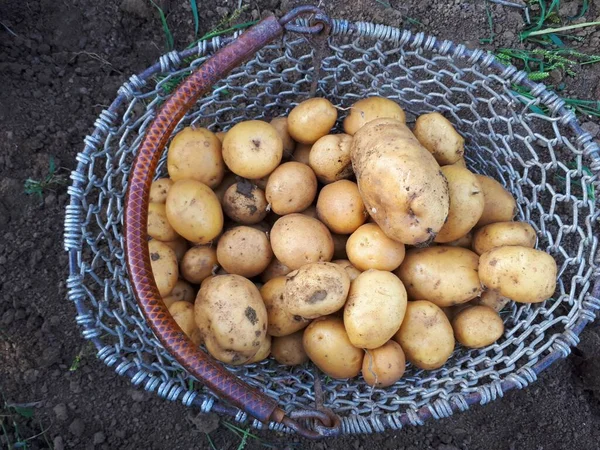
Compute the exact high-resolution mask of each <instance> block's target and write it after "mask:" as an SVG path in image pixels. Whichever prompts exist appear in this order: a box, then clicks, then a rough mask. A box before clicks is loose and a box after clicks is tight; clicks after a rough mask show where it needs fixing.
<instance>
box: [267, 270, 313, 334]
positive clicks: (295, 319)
mask: <svg viewBox="0 0 600 450" xmlns="http://www.w3.org/2000/svg"><path fill="white" fill-rule="evenodd" d="M285 282H286V277H285V276H281V277H277V278H273V279H271V280H269V281H267V282H266V283H265V284H264V286H263V287H262V288H261V289H260V295H261V297H262V299H263V302H264V303H265V307H266V308H267V316H268V325H267V333H268V334H270V335H271V336H287V335H288V334H292V333H295V332H296V331H298V330H302V329H303V328H306V327H307V326H308V324H309V323H310V321H309V320H306V319H303V318H302V317H300V316H297V315H293V314H291V313H290V312H289V311H288V310H287V308H286V307H285V301H284V294H285Z"/></svg>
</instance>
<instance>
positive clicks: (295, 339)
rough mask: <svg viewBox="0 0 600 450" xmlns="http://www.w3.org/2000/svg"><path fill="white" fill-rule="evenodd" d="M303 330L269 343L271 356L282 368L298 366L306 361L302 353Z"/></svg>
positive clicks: (274, 339)
mask: <svg viewBox="0 0 600 450" xmlns="http://www.w3.org/2000/svg"><path fill="white" fill-rule="evenodd" d="M303 336H304V330H300V331H296V332H295V333H292V334H290V335H288V336H280V337H274V338H273V340H272V341H271V355H273V358H275V361H277V362H278V363H279V364H283V365H284V366H299V365H300V364H304V363H305V362H306V361H308V355H307V354H306V352H305V351H304V346H303V345H302V338H303Z"/></svg>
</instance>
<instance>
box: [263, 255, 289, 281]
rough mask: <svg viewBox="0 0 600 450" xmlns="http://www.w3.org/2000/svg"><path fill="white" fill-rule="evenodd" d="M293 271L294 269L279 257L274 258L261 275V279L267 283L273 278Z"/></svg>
mask: <svg viewBox="0 0 600 450" xmlns="http://www.w3.org/2000/svg"><path fill="white" fill-rule="evenodd" d="M291 271H292V269H290V268H289V267H288V266H286V265H285V264H283V263H282V262H281V261H279V260H278V259H277V258H273V259H272V260H271V262H270V263H269V265H268V266H267V268H266V269H265V270H264V271H263V273H262V274H261V275H260V281H262V282H263V283H266V282H267V281H269V280H272V279H273V278H276V277H280V276H283V275H287V274H288V273H290V272H291Z"/></svg>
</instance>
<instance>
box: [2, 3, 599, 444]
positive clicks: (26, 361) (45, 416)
mask: <svg viewBox="0 0 600 450" xmlns="http://www.w3.org/2000/svg"><path fill="white" fill-rule="evenodd" d="M158 3H160V4H161V5H162V6H163V7H164V10H165V11H166V12H167V17H168V22H169V24H170V29H171V30H172V31H173V35H174V39H175V47H176V48H182V47H184V46H185V45H187V44H188V43H189V42H191V41H192V40H193V38H194V31H193V19H192V15H191V12H190V6H189V2H188V1H184V0H177V1H176V0H172V1H171V2H168V1H160V2H158ZM385 3H386V2H379V1H376V0H355V1H353V2H348V1H344V0H331V1H330V0H323V1H322V7H323V8H324V9H325V10H326V11H327V12H328V13H330V14H331V15H332V16H335V17H344V18H348V19H354V20H372V21H375V22H380V23H385V24H388V25H396V26H405V27H409V28H411V29H413V30H415V31H425V32H427V33H430V34H434V35H437V36H439V37H442V38H446V39H452V40H454V41H456V42H464V43H466V44H467V45H470V46H476V45H479V39H481V38H487V37H489V35H490V30H489V28H488V19H487V16H486V11H485V4H484V2H483V1H478V0H447V1H434V0H405V1H402V2H400V1H396V0H394V1H392V2H391V5H389V7H388V6H387V5H385ZM580 3H581V2H579V1H571V2H563V6H562V7H564V8H567V9H568V11H565V13H566V14H569V15H572V14H573V13H572V12H571V11H575V12H576V11H577V9H578V4H580ZM198 4H199V5H200V34H203V33H204V32H206V31H209V30H211V29H213V28H214V27H215V25H216V24H217V23H219V22H220V21H221V20H222V18H223V17H227V16H229V15H231V13H232V12H233V11H234V10H235V9H236V8H237V4H238V1H237V0H235V1H231V0H229V1H228V0H213V1H209V0H204V1H202V2H201V1H199V2H198ZM242 4H243V5H247V6H248V7H247V9H245V10H244V12H243V13H242V14H241V16H240V17H239V19H238V21H240V22H243V21H247V20H252V19H256V18H259V17H261V16H263V15H265V14H268V13H275V14H278V15H279V14H281V13H282V12H285V11H287V10H288V9H289V8H291V7H293V6H295V5H298V4H300V2H299V1H297V0H293V1H291V0H243V2H242ZM490 12H491V14H492V16H493V19H494V23H493V32H494V35H495V37H494V42H493V43H491V44H485V45H484V48H487V49H490V50H492V49H495V48H498V47H516V48H520V47H522V44H521V43H519V40H518V33H519V31H520V30H521V29H522V26H523V20H522V17H521V15H520V13H519V12H518V10H515V9H512V8H508V7H502V6H498V5H490ZM599 15H600V10H599V9H598V7H597V6H592V7H591V9H590V11H588V13H587V15H586V18H587V19H588V20H590V21H592V20H598V16H599ZM415 21H418V22H420V24H418V23H416V22H415ZM0 22H1V23H0V88H1V91H0V173H1V175H2V176H1V177H0V236H1V237H0V391H1V393H2V395H3V399H1V400H0V402H1V403H0V410H1V412H0V423H1V424H2V428H1V429H0V447H2V448H23V447H25V446H27V447H29V448H54V449H56V450H60V449H63V448H73V449H88V448H89V449H91V448H101V449H129V448H132V449H134V448H135V449H137V448H144V449H145V448H152V449H165V448H178V449H179V448H181V449H191V448H210V444H209V440H208V438H207V434H206V433H209V435H210V437H211V439H212V441H213V442H214V447H215V448H217V449H238V448H240V446H241V444H242V439H241V438H240V437H239V436H236V435H235V434H234V433H233V432H231V431H230V430H228V429H227V428H225V427H224V426H223V424H222V423H219V419H218V418H217V417H216V416H212V415H211V416H208V417H206V416H198V412H197V411H192V410H190V409H188V408H186V407H184V406H182V405H181V404H180V403H169V402H166V401H164V400H161V399H159V398H158V397H156V396H154V395H150V394H146V393H144V392H141V391H138V390H136V389H134V388H133V387H132V386H131V385H130V383H129V381H128V380H127V379H125V378H120V377H118V376H117V375H115V373H114V372H113V370H112V369H110V368H107V367H105V366H104V365H103V364H102V363H100V362H99V361H98V360H96V358H95V357H94V355H93V351H92V350H91V349H90V347H89V345H88V344H86V342H85V341H84V340H83V339H82V338H81V336H80V333H79V330H78V328H77V325H76V324H75V321H74V316H75V310H74V307H73V305H72V304H71V303H70V302H69V301H68V300H67V299H66V288H65V281H64V280H65V279H66V274H67V258H66V255H65V254H64V252H63V251H62V227H63V214H64V208H65V205H66V203H67V194H66V186H65V185H62V184H60V183H58V184H56V185H55V186H54V189H53V190H47V191H45V192H44V193H43V196H41V197H40V196H36V195H26V194H25V192H24V181H25V180H26V179H28V178H33V179H36V180H40V179H43V178H44V177H45V176H46V175H47V173H48V170H49V167H50V164H51V161H52V160H53V161H54V162H55V164H56V166H57V167H62V168H65V169H64V172H60V171H59V172H58V175H60V174H61V173H64V174H67V173H68V170H70V169H72V168H73V167H74V166H75V155H76V154H77V152H78V151H80V150H81V149H82V147H83V144H82V141H83V138H84V136H85V135H86V134H88V133H89V132H90V131H91V130H92V125H93V122H94V120H95V117H96V116H97V114H98V113H99V112H100V111H101V109H102V108H103V107H105V106H106V105H108V104H109V103H110V101H111V99H112V98H113V97H114V96H115V94H116V91H117V89H118V87H119V86H120V84H121V83H122V82H123V81H125V80H126V79H127V78H128V77H129V75H130V74H132V73H136V72H138V71H140V70H141V69H143V68H144V67H146V66H148V65H150V64H151V63H153V62H154V61H156V60H157V58H158V56H159V55H160V54H162V53H163V52H164V50H165V49H164V42H165V38H164V35H163V32H162V29H161V26H160V22H159V19H158V16H157V13H156V10H155V9H154V8H153V7H152V5H151V4H150V2H148V1H144V0H107V1H105V2H98V1H92V0H71V1H51V0H40V1H25V0H21V1H17V0H4V1H3V2H1V3H0ZM7 27H8V28H7ZM581 34H582V37H583V38H584V40H583V42H580V43H578V44H577V48H578V49H581V50H583V51H592V50H593V49H594V48H595V51H598V48H599V42H600V31H598V29H597V28H591V29H586V30H585V32H582V33H581ZM577 72H578V75H577V76H576V77H569V76H566V75H565V74H564V73H561V72H560V71H558V72H556V73H553V74H552V76H553V80H552V81H553V82H564V84H565V88H564V90H563V92H562V93H563V95H569V96H574V97H578V98H583V99H596V100H597V99H600V64H595V65H594V64H590V65H586V66H582V67H580V68H578V69H577ZM581 121H582V122H586V127H587V129H588V130H590V131H591V132H592V133H596V134H597V133H598V128H599V127H598V121H597V120H593V119H591V118H588V117H581ZM60 170H63V169H60ZM599 349H600V331H599V329H598V327H597V326H589V327H588V329H587V330H586V331H585V332H584V333H583V335H582V343H581V344H580V346H579V347H578V348H577V349H575V350H574V352H573V354H572V355H571V356H570V357H569V358H567V359H566V360H564V361H561V362H559V363H557V364H556V365H555V366H553V367H552V368H551V369H550V370H549V371H548V372H547V373H545V374H544V375H543V376H542V377H541V378H540V380H539V381H538V382H537V383H535V384H534V385H532V386H530V387H529V388H527V389H525V390H523V391H518V392H511V393H508V394H507V395H506V396H505V397H504V398H502V399H500V400H497V401H495V402H494V403H492V404H490V405H487V406H486V407H473V408H472V409H471V410H470V411H468V412H466V413H463V414H459V415H457V416H454V417H452V418H448V419H445V420H442V421H439V422H429V423H427V424H426V425H425V426H423V427H420V428H406V429H404V430H402V431H399V432H390V433H385V434H380V435H375V436H349V437H344V438H339V439H332V440H328V441H322V442H308V441H304V440H301V439H299V438H295V437H288V436H282V435H276V434H269V433H258V435H259V437H260V440H257V439H254V438H249V439H248V440H247V443H246V448H263V447H266V446H270V448H309V449H325V448H344V449H429V448H431V449H438V450H456V449H473V450H475V449H486V450H493V449H507V450H508V449H511V450H512V449H526V450H529V449H532V450H533V449H536V450H537V449H544V450H550V449H563V448H577V449H582V450H587V449H590V450H592V449H597V448H599V445H600V444H598V443H599V442H600V401H599V400H600V396H599V395H598V392H599V389H600V350H599ZM76 359H80V361H79V363H78V364H75V366H74V361H75V360H76ZM70 368H76V370H69V369H70ZM10 405H12V406H10ZM25 440H26V441H25ZM19 442H20V444H19ZM15 444H17V446H15V447H12V446H14V445H15ZM19 445H20V447H19Z"/></svg>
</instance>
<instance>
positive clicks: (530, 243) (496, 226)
mask: <svg viewBox="0 0 600 450" xmlns="http://www.w3.org/2000/svg"><path fill="white" fill-rule="evenodd" d="M535 241H536V234H535V230H534V229H533V227H532V226H531V225H529V224H528V223H525V222H496V223H491V224H489V225H485V226H483V227H481V228H479V229H478V230H477V231H476V232H475V234H474V236H473V250H474V251H475V253H477V254H478V255H482V254H483V253H485V252H487V251H489V250H491V249H493V248H495V247H505V246H507V245H520V246H521V247H529V248H533V247H535Z"/></svg>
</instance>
